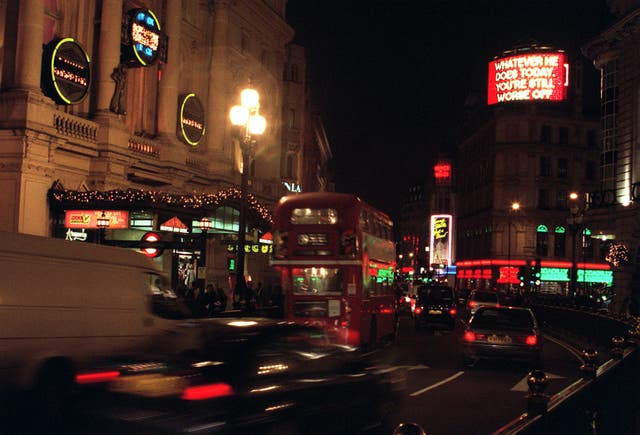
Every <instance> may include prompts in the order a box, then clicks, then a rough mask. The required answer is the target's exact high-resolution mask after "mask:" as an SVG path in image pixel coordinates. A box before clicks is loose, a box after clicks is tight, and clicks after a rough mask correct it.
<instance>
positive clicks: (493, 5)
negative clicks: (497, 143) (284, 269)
mask: <svg viewBox="0 0 640 435" xmlns="http://www.w3.org/2000/svg"><path fill="white" fill-rule="evenodd" d="M287 21H288V22H289V24H290V25H291V26H292V27H293V28H294V29H295V30H296V39H295V41H296V42H298V43H300V44H301V45H304V46H305V48H306V53H307V68H308V72H307V79H308V83H309V86H310V88H311V90H312V93H313V95H314V99H315V101H316V103H317V104H318V106H319V108H320V112H321V114H322V117H323V120H324V124H325V129H326V131H327V135H328V137H329V141H330V145H331V148H332V151H333V156H334V157H333V161H332V169H333V172H334V181H335V183H336V190H337V191H340V192H351V193H355V194H357V195H358V196H360V197H361V198H362V199H364V200H365V201H367V202H369V203H371V204H372V205H373V206H376V207H378V208H380V209H382V210H384V211H386V212H387V213H389V214H390V215H391V216H392V217H393V218H394V219H396V218H397V217H398V216H399V207H400V204H401V201H402V199H403V198H404V196H405V195H406V192H407V189H408V187H409V186H410V185H412V184H415V183H417V182H423V181H424V180H426V179H427V177H428V176H429V174H430V172H431V163H432V158H433V157H434V156H435V155H436V154H437V153H438V152H439V151H450V152H453V151H455V144H456V141H457V140H459V139H460V138H459V132H460V129H461V122H462V121H461V120H462V118H463V114H464V107H465V102H469V101H474V99H475V101H479V102H480V103H484V102H486V80H487V63H488V62H489V61H490V60H491V59H492V58H493V57H495V56H496V55H499V54H500V53H501V52H502V51H504V50H506V49H510V48H512V47H513V46H515V45H517V44H520V43H524V42H527V41H531V40H535V41H537V42H538V43H539V44H541V45H551V46H554V47H556V48H560V49H564V50H566V51H568V52H569V51H571V50H574V52H576V53H578V54H579V52H578V51H577V50H578V49H579V47H580V46H581V45H582V44H583V43H584V42H586V41H588V40H589V39H591V38H592V37H594V36H596V35H597V34H598V33H599V31H601V30H602V29H604V28H605V27H606V25H607V24H609V23H610V22H611V17H610V16H609V14H608V10H607V8H606V3H605V0H538V1H531V0H468V1H464V0H463V1H447V0H413V1H408V0H388V1H378V0H367V1H362V0H289V1H288V7H287ZM591 75H592V76H593V77H595V79H594V80H592V81H591V83H593V84H592V87H591V95H592V96H594V97H593V98H594V99H595V101H597V96H598V83H597V77H598V76H597V73H596V72H595V69H593V71H592V74H591Z"/></svg>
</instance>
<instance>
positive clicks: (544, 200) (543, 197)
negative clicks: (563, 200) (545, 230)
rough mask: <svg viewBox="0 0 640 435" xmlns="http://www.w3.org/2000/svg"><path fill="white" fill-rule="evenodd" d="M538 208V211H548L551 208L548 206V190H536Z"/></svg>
mask: <svg viewBox="0 0 640 435" xmlns="http://www.w3.org/2000/svg"><path fill="white" fill-rule="evenodd" d="M538 208H539V209H540V210H549V209H550V208H551V206H550V204H549V189H539V190H538Z"/></svg>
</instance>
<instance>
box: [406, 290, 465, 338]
mask: <svg viewBox="0 0 640 435" xmlns="http://www.w3.org/2000/svg"><path fill="white" fill-rule="evenodd" d="M456 313H457V309H456V299H455V294H454V291H453V289H452V288H451V287H447V286H443V285H422V286H420V287H418V291H417V299H416V307H415V309H414V312H413V321H414V323H415V327H416V329H420V328H421V327H422V326H434V325H444V326H445V327H447V328H449V329H454V327H455V322H456Z"/></svg>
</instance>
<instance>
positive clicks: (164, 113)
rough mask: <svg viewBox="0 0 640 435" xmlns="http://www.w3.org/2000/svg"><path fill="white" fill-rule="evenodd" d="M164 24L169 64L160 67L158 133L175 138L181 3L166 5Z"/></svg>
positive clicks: (178, 0) (170, 2)
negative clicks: (167, 38) (167, 41)
mask: <svg viewBox="0 0 640 435" xmlns="http://www.w3.org/2000/svg"><path fill="white" fill-rule="evenodd" d="M166 5H167V13H166V17H167V18H166V20H167V21H166V23H164V31H165V32H166V34H167V36H168V37H169V52H168V53H167V57H168V58H169V62H168V63H166V64H164V65H162V79H161V80H160V89H159V90H158V133H160V134H161V135H167V136H173V137H175V131H176V116H177V112H178V78H179V75H180V65H181V62H180V23H181V22H182V1H181V0H172V1H169V2H167V3H166Z"/></svg>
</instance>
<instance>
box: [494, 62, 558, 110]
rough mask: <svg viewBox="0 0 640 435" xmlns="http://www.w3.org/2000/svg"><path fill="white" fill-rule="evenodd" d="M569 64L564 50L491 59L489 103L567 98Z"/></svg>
mask: <svg viewBox="0 0 640 435" xmlns="http://www.w3.org/2000/svg"><path fill="white" fill-rule="evenodd" d="M568 86H569V64H568V63H567V58H566V55H565V54H564V53H563V52H547V53H529V54H520V55H516V56H510V57H503V58H501V59H496V60H494V61H491V62H489V77H488V89H487V104H489V105H491V104H498V103H506V102H510V101H565V100H566V99H567V88H568Z"/></svg>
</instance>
